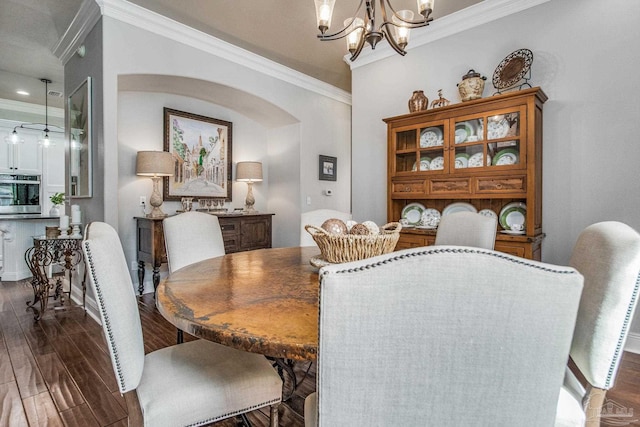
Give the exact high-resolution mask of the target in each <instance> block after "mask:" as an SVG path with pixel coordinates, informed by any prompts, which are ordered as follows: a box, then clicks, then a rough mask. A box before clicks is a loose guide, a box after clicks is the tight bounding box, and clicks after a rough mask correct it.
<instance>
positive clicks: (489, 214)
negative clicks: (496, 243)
mask: <svg viewBox="0 0 640 427" xmlns="http://www.w3.org/2000/svg"><path fill="white" fill-rule="evenodd" d="M478 213H479V214H480V215H483V216H486V217H489V218H494V219H495V220H496V221H497V220H498V214H497V213H495V212H494V211H493V210H492V209H482V210H481V211H479V212H478Z"/></svg>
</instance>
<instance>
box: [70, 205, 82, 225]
mask: <svg viewBox="0 0 640 427" xmlns="http://www.w3.org/2000/svg"><path fill="white" fill-rule="evenodd" d="M74 206H75V205H74ZM81 218H82V216H81V212H80V210H79V209H77V210H73V211H71V223H72V224H80V223H81V222H82V220H81Z"/></svg>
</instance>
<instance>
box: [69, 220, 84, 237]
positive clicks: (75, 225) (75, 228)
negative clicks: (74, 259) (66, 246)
mask: <svg viewBox="0 0 640 427" xmlns="http://www.w3.org/2000/svg"><path fill="white" fill-rule="evenodd" d="M81 225H82V223H81V222H72V223H71V227H72V229H71V236H70V237H71V238H74V239H79V238H81V237H82V234H81V233H80V226H81Z"/></svg>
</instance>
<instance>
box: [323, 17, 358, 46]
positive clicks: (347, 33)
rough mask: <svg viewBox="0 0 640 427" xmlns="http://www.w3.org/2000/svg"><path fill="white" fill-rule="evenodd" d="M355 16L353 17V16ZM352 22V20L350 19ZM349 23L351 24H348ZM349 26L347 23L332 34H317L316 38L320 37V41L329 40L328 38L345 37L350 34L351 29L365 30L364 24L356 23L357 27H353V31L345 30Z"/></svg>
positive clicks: (338, 38)
mask: <svg viewBox="0 0 640 427" xmlns="http://www.w3.org/2000/svg"><path fill="white" fill-rule="evenodd" d="M354 18H355V17H354ZM352 22H353V21H352ZM349 25H351V24H349ZM348 28H349V26H348V25H347V26H346V27H344V28H343V29H341V30H340V31H338V32H336V33H333V34H327V35H324V34H318V36H317V37H318V38H319V39H320V41H323V42H324V41H330V40H340V39H343V38H345V37H347V36H348V35H349V34H351V33H352V32H353V31H356V30H358V29H362V31H363V32H364V31H365V27H364V25H358V26H357V27H355V28H354V29H353V31H349V32H347V29H348Z"/></svg>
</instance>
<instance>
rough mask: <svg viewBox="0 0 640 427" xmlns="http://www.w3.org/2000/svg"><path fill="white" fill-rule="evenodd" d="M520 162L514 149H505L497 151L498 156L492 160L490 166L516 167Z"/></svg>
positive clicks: (518, 155)
mask: <svg viewBox="0 0 640 427" xmlns="http://www.w3.org/2000/svg"><path fill="white" fill-rule="evenodd" d="M519 162H520V154H519V153H518V150H516V149H515V148H505V149H504V150H500V151H498V154H496V156H495V157H494V158H493V162H492V165H494V166H503V165H516V164H518V163H519Z"/></svg>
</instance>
